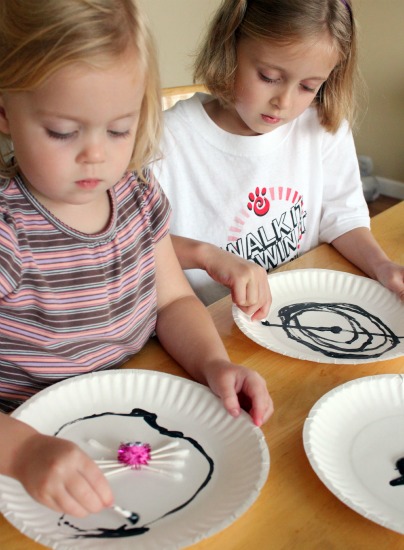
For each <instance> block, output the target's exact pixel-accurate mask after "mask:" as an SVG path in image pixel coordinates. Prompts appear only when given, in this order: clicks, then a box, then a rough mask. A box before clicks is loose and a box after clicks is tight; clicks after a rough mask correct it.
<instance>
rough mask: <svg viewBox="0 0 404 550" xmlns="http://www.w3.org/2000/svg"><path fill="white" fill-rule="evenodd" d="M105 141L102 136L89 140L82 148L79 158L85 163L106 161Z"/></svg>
mask: <svg viewBox="0 0 404 550" xmlns="http://www.w3.org/2000/svg"><path fill="white" fill-rule="evenodd" d="M105 157H106V151H105V141H104V140H103V139H102V138H99V139H93V140H91V141H87V142H86V143H85V144H84V145H83V147H82V148H81V150H80V152H79V154H78V156H77V160H78V162H80V163H84V164H99V163H101V162H104V161H105Z"/></svg>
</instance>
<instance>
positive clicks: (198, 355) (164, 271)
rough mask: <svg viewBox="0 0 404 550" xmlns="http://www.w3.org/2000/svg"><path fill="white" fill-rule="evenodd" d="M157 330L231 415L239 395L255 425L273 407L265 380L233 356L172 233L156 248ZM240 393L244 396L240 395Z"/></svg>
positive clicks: (174, 355) (235, 410)
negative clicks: (192, 280)
mask: <svg viewBox="0 0 404 550" xmlns="http://www.w3.org/2000/svg"><path fill="white" fill-rule="evenodd" d="M156 278H157V293H158V294H157V295H158V308H159V310H158V319H157V329H156V330H157V335H158V337H159V340H160V342H161V343H162V345H163V346H164V347H165V348H166V350H167V351H168V352H169V353H170V355H172V356H173V357H174V359H175V360H176V361H178V363H179V364H180V365H182V366H183V367H184V369H185V370H186V371H187V372H189V374H190V375H191V376H192V377H193V378H194V379H195V380H197V381H199V382H201V383H204V384H208V385H209V386H210V388H211V389H212V391H213V392H214V393H216V394H217V395H218V396H219V397H220V398H221V399H222V400H223V403H224V406H225V407H226V409H227V410H228V411H229V412H230V413H231V414H232V415H233V416H238V414H239V413H240V399H244V398H246V399H247V400H248V403H249V404H248V406H247V407H248V410H249V412H250V414H251V416H252V418H253V421H254V422H255V423H256V424H257V425H261V424H262V423H263V422H265V421H266V420H268V418H269V417H270V415H271V414H272V411H273V405H272V400H271V398H270V396H269V394H268V390H267V387H266V383H265V380H264V379H263V378H262V377H261V376H260V375H259V374H258V373H256V372H254V371H251V370H250V369H247V368H245V367H243V366H240V365H235V364H234V363H232V362H231V361H230V359H229V356H228V354H227V352H226V350H225V347H224V345H223V343H222V340H221V339H220V337H219V334H218V332H217V330H216V327H215V326H214V323H213V321H212V318H211V317H210V315H209V312H208V310H207V309H206V308H205V307H204V306H203V304H202V303H201V302H200V301H199V300H198V299H197V298H196V296H195V294H194V293H193V291H192V289H191V287H190V286H189V284H188V282H187V280H186V278H185V276H184V274H183V272H182V270H181V267H180V265H179V263H178V261H177V258H176V256H175V254H174V250H173V247H172V244H171V240H170V239H169V238H165V239H163V240H162V241H160V242H159V243H158V244H157V247H156ZM239 398H240V399H239Z"/></svg>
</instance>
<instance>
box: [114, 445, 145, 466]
mask: <svg viewBox="0 0 404 550" xmlns="http://www.w3.org/2000/svg"><path fill="white" fill-rule="evenodd" d="M150 460H151V447H150V445H149V444H148V443H141V442H140V441H136V442H135V443H132V442H129V443H121V444H120V445H119V448H118V462H122V464H127V465H128V466H132V468H135V469H136V470H139V469H140V468H141V467H142V466H147V465H148V464H149V462H150Z"/></svg>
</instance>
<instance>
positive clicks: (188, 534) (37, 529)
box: [0, 370, 269, 550]
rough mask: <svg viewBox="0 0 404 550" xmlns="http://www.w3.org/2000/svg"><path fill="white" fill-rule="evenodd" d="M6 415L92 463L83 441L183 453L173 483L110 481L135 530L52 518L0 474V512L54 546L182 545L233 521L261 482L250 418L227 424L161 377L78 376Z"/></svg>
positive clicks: (100, 518)
mask: <svg viewBox="0 0 404 550" xmlns="http://www.w3.org/2000/svg"><path fill="white" fill-rule="evenodd" d="M146 412H147V413H151V415H152V416H150V415H148V414H146ZM153 415H156V417H153ZM13 416H15V417H16V418H19V419H20V420H22V421H24V422H26V423H28V424H30V425H32V426H34V427H35V428H36V429H38V430H39V431H41V432H43V433H47V434H50V435H54V434H57V435H60V436H61V437H65V438H67V439H71V440H73V441H75V442H76V443H78V444H79V445H80V446H81V447H82V448H83V449H84V450H85V451H86V452H88V454H90V455H91V456H92V457H93V458H102V457H103V456H102V455H103V452H102V451H100V450H97V449H95V448H94V447H92V446H91V445H89V443H88V440H89V439H91V438H93V439H96V440H97V441H99V442H100V443H102V444H103V445H106V446H107V447H109V448H112V449H116V450H117V449H118V447H119V445H120V443H121V442H127V441H141V442H143V443H146V442H147V443H149V444H150V445H151V447H152V449H153V447H154V448H155V447H160V446H161V445H163V444H166V443H170V442H171V443H172V442H173V441H179V443H180V448H181V449H188V450H189V455H188V457H187V458H186V459H185V465H184V466H183V467H182V468H181V469H180V473H181V474H182V476H183V478H182V480H178V479H173V478H170V477H169V476H167V475H162V474H158V473H155V472H150V471H146V470H144V469H141V470H129V471H126V472H123V473H121V474H116V475H114V476H111V478H110V483H111V486H112V489H113V492H114V496H115V502H116V504H118V505H119V506H121V507H122V508H125V509H128V510H130V511H134V512H136V513H137V514H139V516H140V519H139V521H138V523H137V524H136V525H135V526H133V525H131V524H130V523H129V522H127V521H126V520H125V519H124V518H122V517H121V516H119V515H118V514H117V513H116V512H114V511H113V510H109V509H108V510H106V511H103V512H102V513H100V514H96V515H92V516H89V517H88V518H85V519H76V518H73V517H71V516H62V517H61V515H60V514H57V513H55V512H53V511H51V510H49V509H47V508H45V507H43V506H41V505H40V504H38V503H37V502H35V501H34V500H33V499H31V498H30V497H29V495H28V494H27V493H26V492H25V491H24V489H23V488H22V486H21V485H20V484H19V483H18V482H16V481H15V480H13V479H11V478H8V477H5V476H0V511H1V512H2V513H3V514H4V516H5V517H6V518H7V519H8V521H10V522H11V523H12V524H13V525H14V526H15V527H17V529H19V530H20V531H22V532H23V533H25V534H26V535H27V536H29V537H31V538H32V539H34V540H36V541H38V542H40V543H41V544H43V545H45V546H48V547H50V548H57V549H58V550H64V549H72V548H75V549H79V548H80V549H82V548H86V549H90V548H91V549H96V550H100V549H103V548H109V549H111V548H114V549H129V548H131V549H132V548H134V547H136V548H137V549H141V550H154V549H155V550H162V549H166V548H169V549H170V550H173V549H176V548H184V547H186V546H188V545H191V544H194V543H196V542H198V541H199V540H201V539H203V538H205V537H208V536H210V535H213V534H214V533H216V532H218V531H220V530H222V529H224V528H225V527H227V526H228V525H230V524H231V523H232V522H233V521H235V520H236V519H237V518H238V517H240V515H241V514H243V513H244V512H245V511H246V510H247V509H248V508H249V507H250V506H251V505H252V503H253V502H254V501H255V500H256V498H257V497H258V495H259V492H260V490H261V488H262V486H263V485H264V483H265V481H266V479H267V476H268V471H269V453H268V447H267V445H266V443H265V439H264V436H263V433H262V432H261V430H260V429H259V428H257V427H256V426H254V424H253V423H252V421H251V419H250V417H249V416H248V415H247V414H246V413H244V412H243V413H242V415H241V416H240V417H239V418H236V419H235V418H232V417H231V416H230V415H229V414H228V413H227V412H226V411H225V409H224V407H223V405H222V403H221V401H220V400H219V399H218V398H217V397H216V396H215V395H213V393H212V392H211V391H210V390H209V389H208V388H206V387H205V386H202V385H200V384H197V383H196V382H192V381H189V380H185V379H183V378H180V377H176V376H172V375H169V374H164V373H160V372H154V371H144V370H115V371H104V372H98V373H94V374H89V375H83V376H78V377H75V378H73V379H68V380H65V381H63V382H60V383H58V384H55V385H54V386H51V387H49V388H47V389H46V390H43V391H42V392H40V393H38V394H37V395H36V396H35V397H33V398H31V399H30V400H29V401H27V403H25V404H24V405H22V406H21V407H19V408H18V409H17V410H16V411H15V412H14V413H13ZM104 457H105V458H109V457H106V456H105V453H104ZM160 467H161V466H160ZM168 470H169V468H168ZM143 527H146V528H147V529H148V530H147V529H146V532H144V533H142V534H141V533H139V531H138V530H139V529H142V528H143ZM108 536H109V537H110V538H108ZM111 537H113V538H111Z"/></svg>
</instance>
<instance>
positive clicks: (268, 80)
mask: <svg viewBox="0 0 404 550" xmlns="http://www.w3.org/2000/svg"><path fill="white" fill-rule="evenodd" d="M259 76H260V78H261V80H263V81H264V82H268V83H269V84H276V83H277V82H279V78H269V76H265V75H264V74H262V73H259Z"/></svg>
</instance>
